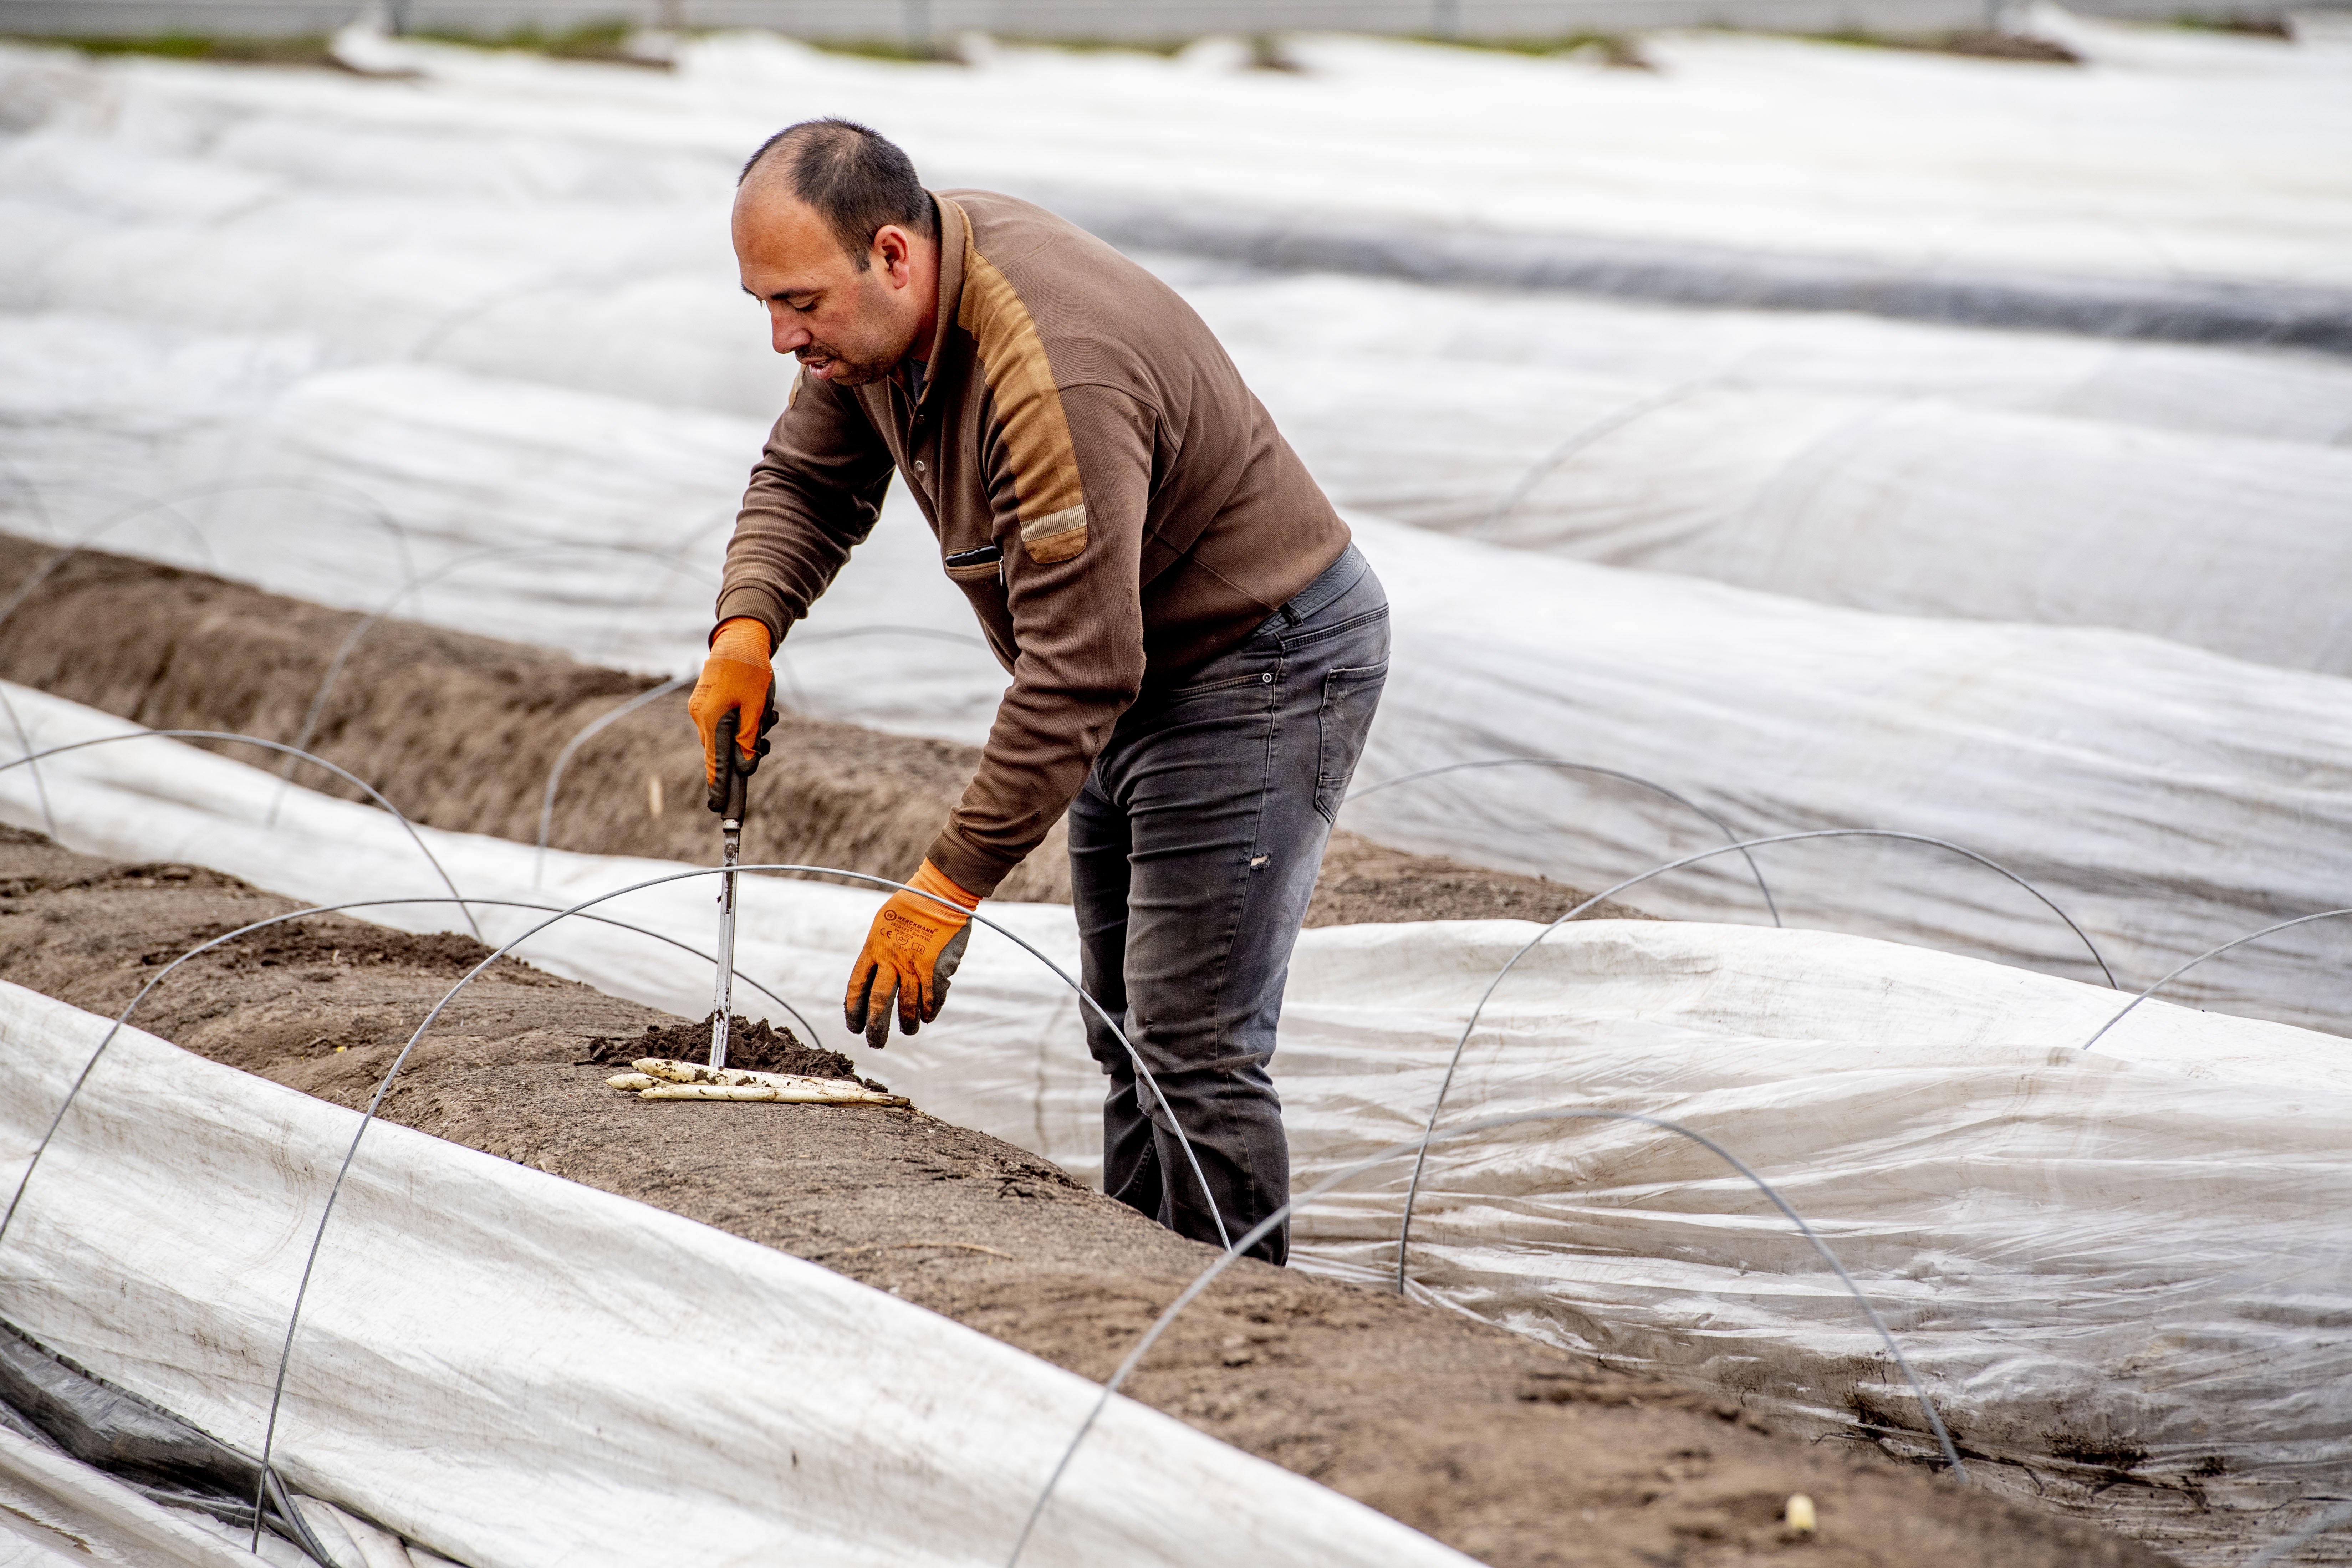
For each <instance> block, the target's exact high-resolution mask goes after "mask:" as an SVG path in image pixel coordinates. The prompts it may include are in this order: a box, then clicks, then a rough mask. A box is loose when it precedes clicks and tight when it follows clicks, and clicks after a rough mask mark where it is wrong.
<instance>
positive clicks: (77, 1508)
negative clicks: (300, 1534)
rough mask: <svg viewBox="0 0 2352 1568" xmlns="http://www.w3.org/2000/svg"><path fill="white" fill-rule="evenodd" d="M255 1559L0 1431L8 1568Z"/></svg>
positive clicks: (199, 1567)
mask: <svg viewBox="0 0 2352 1568" xmlns="http://www.w3.org/2000/svg"><path fill="white" fill-rule="evenodd" d="M269 1544H270V1545H274V1544H275V1542H271V1543H269ZM253 1561H254V1560H253V1558H252V1557H251V1555H249V1554H248V1553H247V1552H241V1551H237V1550H236V1549H235V1548H233V1547H231V1546H230V1545H229V1544H228V1543H227V1542H225V1541H223V1540H221V1539H220V1538H219V1536H218V1534H217V1533H216V1532H215V1531H211V1530H208V1529H206V1528H205V1525H204V1524H203V1523H199V1522H197V1521H196V1520H195V1519H194V1518H192V1517H191V1516H189V1515H187V1514H184V1513H176V1512H174V1511H173V1510H170V1509H166V1508H163V1507H161V1506H159V1505H158V1504H155V1503H152V1502H150V1501H148V1500H147V1499H146V1498H144V1497H142V1496H141V1495H140V1494H139V1493H138V1492H136V1491H133V1490H132V1489H131V1488H129V1487H127V1486H124V1485H122V1484H121V1482H119V1481H115V1480H111V1479H109V1478H107V1477H106V1476H103V1475H101V1474H100V1473H99V1472H97V1471H95V1470H93V1469H90V1468H89V1467H88V1466H86V1465H82V1464H80V1463H79V1462H77V1461H75V1460H73V1459H70V1458H67V1457H66V1456H65V1455H63V1454H61V1453H59V1452H58V1451H57V1450H56V1449H54V1448H50V1447H45V1446H44V1445H42V1444H39V1443H36V1442H34V1441H32V1440H31V1439H30V1438H27V1437H20V1436H17V1435H16V1433H14V1432H8V1431H0V1563H5V1564H7V1568H91V1564H92V1563H104V1564H107V1565H108V1568H116V1565H118V1564H119V1565H121V1568H252V1563H253ZM263 1561H264V1562H268V1563H278V1562H279V1561H281V1560H280V1559H278V1558H277V1557H276V1556H274V1555H271V1556H266V1557H265V1558H264V1559H263ZM297 1561H298V1562H301V1561H303V1560H301V1559H299V1558H298V1559H297ZM362 1568H374V1565H373V1564H364V1565H362ZM402 1568H406V1565H405V1564H403V1565H402Z"/></svg>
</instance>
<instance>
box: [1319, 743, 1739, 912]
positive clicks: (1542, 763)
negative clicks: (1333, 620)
mask: <svg viewBox="0 0 2352 1568" xmlns="http://www.w3.org/2000/svg"><path fill="white" fill-rule="evenodd" d="M1511 767H1523V768H1559V769H1561V770H1563V771H1565V772H1568V773H1595V774H1598V775H1599V776H1601V777H1602V778H1612V779H1619V780H1622V782H1624V783H1626V784H1635V785H1638V786H1640V787H1641V788H1643V789H1645V790H1648V791H1649V792H1650V793H1651V794H1653V795H1664V797H1665V798H1666V799H1668V800H1670V801H1673V802H1674V803H1675V805H1679V806H1683V807H1685V808H1686V809H1687V810H1690V811H1695V812H1696V813H1697V814H1698V815H1699V816H1703V817H1705V818H1706V820H1707V821H1708V822H1709V823H1711V824H1713V825H1714V826H1715V830H1716V831H1717V833H1720V834H1722V835H1723V838H1724V847H1726V848H1730V847H1735V846H1737V845H1738V843H1739V835H1738V834H1737V833H1734V832H1732V831H1731V827H1730V825H1729V824H1727V823H1726V822H1725V821H1724V820H1723V818H1721V817H1719V816H1716V815H1715V813H1713V812H1711V811H1709V810H1707V808H1706V807H1705V806H1703V805H1699V804H1698V802H1696V801H1695V800H1692V799H1691V798H1689V797H1688V796H1687V795H1677V794H1675V792H1674V791H1673V790H1670V789H1668V788H1667V787H1666V786H1665V785H1664V784H1660V783H1658V782H1657V781H1656V780H1655V779H1645V778H1643V776H1642V775H1641V774H1639V773H1626V772H1624V771H1622V769H1618V768H1604V767H1601V766H1600V765H1599V764H1598V763H1570V762H1562V761H1561V760H1560V759H1559V758H1557V757H1485V758H1481V759H1479V760H1478V761H1476V762H1469V763H1444V764H1442V765H1440V766H1438V767H1433V768H1423V769H1422V770H1421V771H1420V772H1418V773H1403V774H1401V775H1399V776H1398V777H1396V778H1392V779H1382V780H1381V782H1380V783H1378V784H1366V785H1364V786H1363V787H1362V788H1361V789H1351V790H1349V792H1348V795H1347V798H1346V799H1345V800H1342V801H1341V802H1340V803H1339V804H1340V805H1347V804H1348V803H1349V801H1353V800H1356V799H1359V798H1360V797H1361V796H1364V795H1378V794H1380V793H1381V791H1382V790H1384V789H1394V788H1396V787H1397V785H1399V784H1418V783H1419V782H1421V781H1422V780H1423V779H1433V778H1436V777H1437V776H1438V775H1439V774H1441V773H1462V772H1464V771H1465V770H1467V769H1473V768H1511ZM1739 858H1741V859H1743V860H1745V861H1747V862H1748V875H1750V876H1752V877H1754V878H1755V879H1756V890H1757V891H1758V892H1759V893H1761V894H1763V895H1764V908H1765V909H1766V910H1768V911H1769V912H1770V914H1771V916H1772V923H1773V924H1774V925H1776V926H1777V925H1779V924H1780V923H1781V922H1780V905H1779V904H1777V903H1775V902H1773V901H1772V889H1771V888H1770V887H1769V886H1767V885H1766V883H1765V880H1764V872H1763V868H1760V867H1759V866H1758V865H1757V864H1756V857H1755V856H1753V855H1751V854H1749V853H1748V851H1747V850H1746V849H1741V850H1740V851H1739Z"/></svg>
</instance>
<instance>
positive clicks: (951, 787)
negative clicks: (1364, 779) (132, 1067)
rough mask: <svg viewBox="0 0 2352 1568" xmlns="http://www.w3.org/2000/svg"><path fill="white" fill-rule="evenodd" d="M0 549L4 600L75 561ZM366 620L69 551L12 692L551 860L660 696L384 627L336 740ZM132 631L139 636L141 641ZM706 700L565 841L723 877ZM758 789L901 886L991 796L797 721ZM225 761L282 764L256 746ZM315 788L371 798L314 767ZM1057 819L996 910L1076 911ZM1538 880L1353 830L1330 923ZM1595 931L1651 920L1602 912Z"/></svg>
mask: <svg viewBox="0 0 2352 1568" xmlns="http://www.w3.org/2000/svg"><path fill="white" fill-rule="evenodd" d="M57 557H58V551H57V550H55V549H54V548H52V547H51V546H48V545H46V544H38V543H35V542H32V541H29V540H25V539H20V538H16V537H13V536H10V535H7V534H0V603H5V602H7V601H8V599H9V598H10V597H11V596H12V595H13V593H14V591H15V590H16V587H17V586H18V585H19V584H23V583H24V582H26V580H27V579H29V578H30V577H31V576H32V575H33V574H35V573H37V572H38V571H40V570H41V568H42V567H43V566H44V565H46V564H47V563H49V562H51V561H52V560H55V559H56V558H57ZM364 618H365V617H364V616H359V615H357V614H353V613H351V612H348V611H342V610H331V609H327V608H325V607H323V606H320V605H310V604H305V603H303V602H302V601H300V600H299V599H287V598H281V597H279V596H278V595H274V594H265V593H262V592H260V591H259V590H258V589H255V588H248V587H246V586H244V585H243V584H236V583H230V582H226V581H225V580H223V579H221V578H218V577H209V576H205V574H201V573H194V572H183V571H179V570H177V569H175V568H173V567H169V566H159V565H155V564H153V563H150V562H144V561H137V560H132V559H131V558H130V557H127V556H120V555H108V554H105V553H103V552H98V551H80V552H75V553H73V554H71V555H69V556H67V557H66V558H65V559H64V560H63V561H62V562H61V563H59V564H58V565H57V566H56V567H55V569H54V570H53V571H52V572H51V573H50V574H49V575H48V576H47V577H46V578H45V579H43V580H42V582H41V583H40V584H38V585H37V587H36V588H35V590H34V591H33V593H32V594H31V595H29V596H28V597H27V598H26V601H25V602H24V603H23V604H22V605H17V606H16V609H15V611H14V612H13V613H12V614H11V615H10V616H9V617H8V619H7V620H6V621H5V623H0V679H7V680H12V681H16V682H17V683H18V684H20V685H25V686H31V687H37V688H38V689H41V690H44V691H51V692H55V693H56V694H57V695H58V696H60V697H68V698H71V699H72V700H75V701H77V702H83V703H87V704H89V706H90V707H93V708H99V709H103V710H105V711H107V712H109V713H116V714H120V715H121V716H122V717H123V718H126V719H130V720H131V721H135V722H137V723H141V724H145V725H149V726H151V727H152V728H156V729H190V730H223V731H235V732H236V733H239V734H247V735H258V736H261V737H264V738H265V739H268V740H274V741H280V742H286V743H289V744H293V743H296V742H298V739H299V736H300V735H301V734H302V732H303V731H304V729H305V727H306V725H307V726H309V727H310V729H311V738H310V750H311V751H314V752H318V753H319V754H320V755H321V756H324V757H326V758H328V759H329V760H330V761H331V762H333V763H336V764H337V765H339V766H341V767H344V768H348V769H350V770H351V771H352V773H355V774H357V775H358V776H360V777H361V778H363V779H366V780H367V781H368V782H369V783H371V784H374V785H375V786H376V787H377V788H378V789H380V790H382V791H383V794H384V795H385V797H386V798H387V799H389V800H391V801H392V802H393V803H394V805H397V806H399V807H400V809H401V810H402V811H403V812H404V813H406V814H407V815H408V816H409V817H411V818H412V819H414V820H415V821H418V822H424V823H429V824H431V825H432V826H436V827H446V828H450V829H453V830H455V831H458V832H464V833H489V834H495V835H497V836H499V837H502V838H511V839H517V840H520V842H522V843H526V844H532V843H537V842H538V839H539V812H540V802H541V798H542V795H543V792H544V790H545V788H546V783H547V774H548V770H549V768H550V767H551V765H552V764H553V763H554V761H555V759H556V758H557V757H558V756H559V755H561V754H562V752H563V749H564V747H565V745H566V744H567V743H569V742H571V740H572V737H573V736H575V735H577V734H578V733H579V732H580V731H582V730H583V729H584V728H586V727H587V726H588V725H589V724H590V723H591V722H593V721H595V720H596V719H599V718H601V717H603V716H604V715H605V714H607V713H609V712H611V711H612V710H614V709H615V708H617V707H619V706H621V705H622V704H623V703H625V702H627V701H629V700H631V699H633V698H635V696H637V695H638V694H639V693H641V692H643V691H645V690H646V689H649V688H651V687H653V686H654V685H656V684H657V683H656V682H655V681H654V680H651V679H647V678H646V677H643V676H637V675H630V674H626V673H624V672H623V671H620V670H614V669H600V668H595V667H594V666H592V665H584V664H579V663H576V662H574V661H573V660H572V659H569V658H564V657H563V656H562V655H561V654H553V653H549V652H548V651H546V650H545V649H542V648H536V647H524V646H522V645H520V644H515V643H505V642H498V641H494V640H493V639H491V638H488V637H469V636H467V635H466V634H464V633H462V632H451V631H443V630H440V629H438V628H436V627H433V626H419V625H416V624H415V623H412V622H405V621H394V620H384V621H380V622H377V623H376V624H375V626H373V628H371V629H370V630H369V631H368V633H367V634H366V636H365V637H363V638H362V640H361V641H360V642H359V644H358V645H357V646H356V647H354V648H353V649H352V654H351V656H350V658H349V660H348V661H347V662H346V663H345V664H344V666H343V668H342V670H341V674H339V675H338V676H337V677H336V679H335V682H334V686H333V689H332V690H331V692H330V694H329V696H328V699H327V701H326V702H325V704H324V705H323V707H322V708H321V709H320V711H319V713H318V716H317V718H316V721H315V723H312V721H311V716H310V707H311V702H312V699H313V697H314V695H315V693H316V692H317V691H318V690H319V688H320V683H321V681H322V680H323V679H324V678H325V676H326V674H327V672H328V671H329V669H330V668H331V667H332V666H333V664H334V660H335V657H336V654H337V651H338V650H339V649H340V648H341V647H342V644H343V642H344V639H345V638H346V637H349V636H350V635H351V632H352V628H353V627H355V626H358V625H359V624H360V622H361V621H362V620H363V619H364ZM123 626H137V627H138V628H139V635H138V636H136V637H124V636H122V635H121V628H122V627H123ZM686 703H687V693H686V692H684V691H675V692H671V693H670V694H669V695H667V696H666V697H662V698H659V699H656V700H654V701H652V702H650V703H647V704H646V706H645V707H644V708H642V709H640V710H637V711H636V712H635V713H632V714H630V715H629V716H628V717H627V718H625V719H622V720H619V721H615V722H614V723H613V724H612V725H611V726H609V727H608V728H606V729H605V730H604V731H601V732H600V733H598V734H597V735H596V736H595V738H594V739H593V740H591V741H589V742H587V743H586V744H584V745H583V746H582V747H581V748H580V750H579V751H578V752H576V753H574V754H573V756H572V760H571V762H570V763H568V764H566V766H565V769H564V773H563V779H562V789H561V790H560V791H559V792H558V794H557V796H556V801H555V810H554V814H553V816H552V819H551V824H550V832H549V838H548V842H549V843H550V844H551V845H553V846H555V847H558V848H564V849H581V850H587V851H591V852H593V853H596V854H602V855H639V856H646V857H648V858H655V859H663V860H683V861H687V862H688V863H691V864H697V865H702V864H708V863H709V862H710V861H711V860H712V859H713V858H715V856H716V852H717V834H716V832H715V830H714V828H713V826H712V820H713V819H712V818H711V816H710V815H709V813H708V812H706V811H705V810H704V809H703V808H702V795H703V788H702V763H701V755H700V752H699V751H698V748H697V746H696V744H695V742H694V738H693V726H692V724H691V722H690V721H688V718H687V712H686ZM772 740H773V741H774V750H773V752H772V753H771V754H770V756H769V757H768V759H767V761H766V762H765V763H762V764H761V768H760V771H759V773H756V774H755V775H753V777H752V779H751V819H750V821H749V823H748V824H747V825H746V827H745V830H744V846H743V848H744V854H743V858H745V859H746V860H767V861H779V862H790V863H796V864H801V865H814V866H839V867H842V868H845V869H848V870H853V871H865V872H870V873H872V874H873V875H876V876H881V877H892V878H904V877H906V876H908V875H910V874H911V873H912V872H913V870H914V868H915V867H916V866H917V865H919V863H920V862H921V860H922V858H923V852H924V850H925V849H926V848H927V847H929V844H930V841H931V838H932V837H933V835H935V834H936V833H938V831H939V826H940V822H941V821H942V820H943V819H944V818H945V817H946V816H947V814H948V811H949V808H950V807H951V806H952V805H954V804H955V803H956V801H957V799H958V798H959V797H961V795H962V793H963V787H964V784H966V783H967V782H968V781H969V780H970V779H971V774H972V771H973V769H974V767H975V766H976V765H977V764H978V763H979V760H980V753H979V752H977V751H976V750H974V749H973V748H971V747H970V746H959V745H955V744H952V743H951V742H946V741H932V740H924V739H921V738H919V737H915V736H907V735H886V734H882V733H880V732H878V731H872V730H866V729H861V728H859V727H858V726H856V725H855V724H837V723H831V722H827V721H823V720H817V719H810V718H805V717H803V716H801V715H797V714H788V715H786V716H785V718H784V719H783V721H782V722H781V723H780V724H779V725H778V726H777V727H776V730H775V731H774V732H773V735H772ZM215 749H217V750H219V751H222V752H226V754H229V755H232V756H236V757H237V758H239V759H240V760H242V761H246V762H253V763H259V764H261V765H263V766H265V767H278V766H279V765H280V763H279V759H278V758H277V757H275V756H273V755H270V754H268V753H266V752H260V751H259V750H257V748H254V747H249V746H237V745H234V744H223V745H219V746H218V747H216V748H215ZM295 776H296V777H297V778H298V779H299V781H300V782H301V783H303V784H308V785H311V786H313V787H316V788H318V789H320V790H323V791H326V792H327V793H329V794H332V795H341V796H342V797H344V798H346V799H357V798H359V792H358V791H357V790H354V789H352V787H351V786H349V785H348V784H343V783H342V782H341V780H338V779H334V778H331V777H329V776H326V775H324V774H322V773H320V771H319V770H317V769H315V768H311V767H309V766H307V765H300V766H299V767H298V769H297V772H296V774H295ZM997 896H998V897H1000V898H1004V899H1018V900H1040V901H1044V902H1048V903H1067V902H1069V899H1070V871H1069V856H1068V854H1067V851H1066V837H1065V836H1064V832H1063V829H1062V828H1061V827H1059V826H1056V827H1055V829H1054V831H1053V833H1052V835H1050V836H1049V837H1047V838H1046V840H1045V843H1044V844H1043V845H1041V846H1039V847H1038V849H1037V851H1036V853H1034V854H1033V855H1031V856H1030V857H1029V858H1028V859H1027V860H1026V861H1024V863H1023V864H1022V865H1021V866H1020V867H1019V868H1016V869H1015V870H1014V871H1013V875H1012V876H1011V877H1010V878H1008V879H1006V880H1005V882H1004V885H1003V887H1002V888H1001V889H999V890H998V895H997ZM1583 897H1584V895H1583V894H1581V893H1580V892H1578V891H1577V890H1576V889H1573V888H1568V887H1563V886H1561V885H1560V884H1559V883H1557V882H1549V881H1545V880H1543V879H1540V878H1537V877H1520V876H1514V875H1511V874H1510V873H1508V872H1503V871H1488V870H1483V869H1480V868H1475V867H1470V866H1465V865H1462V864H1460V863H1458V862H1456V861H1452V860H1447V859H1444V858H1439V857H1435V856H1426V855H1407V854H1404V853H1403V852H1402V851H1399V850H1394V849H1389V848H1386V847H1382V846H1381V845H1377V844H1374V843H1371V842H1370V841H1369V840H1366V839H1363V838H1360V837H1357V836H1355V835H1354V834H1350V833H1335V834H1333V835H1332V837H1331V848H1330V852H1329V854H1328V857H1327V858H1326V860H1325V864H1324V874H1323V880H1322V884H1321V886H1320V887H1318V889H1317V893H1316V898H1315V902H1314V904H1313V905H1312V906H1311V907H1310V909H1309V910H1308V911H1307V924H1309V925H1338V924H1345V923H1357V922H1363V921H1418V920H1465V919H1481V918H1492V917H1500V916H1508V917H1511V918H1517V919H1523V920H1538V921H1549V920H1553V919H1555V918H1557V917H1558V916H1559V915H1562V914H1565V913H1567V912H1568V910H1570V909H1573V908H1574V907H1575V906H1576V905H1577V904H1578V903H1579V902H1580V901H1581V900H1582V899H1583ZM1588 918H1591V919H1595V920H1598V919H1605V918H1606V919H1643V918H1647V917H1644V916H1643V915H1641V914H1640V912H1639V911H1637V910H1632V909H1629V908H1627V907H1626V906H1624V905H1622V904H1604V905H1602V906H1601V907H1600V908H1598V909H1596V910H1593V911H1592V912H1591V916H1590V917H1588Z"/></svg>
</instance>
